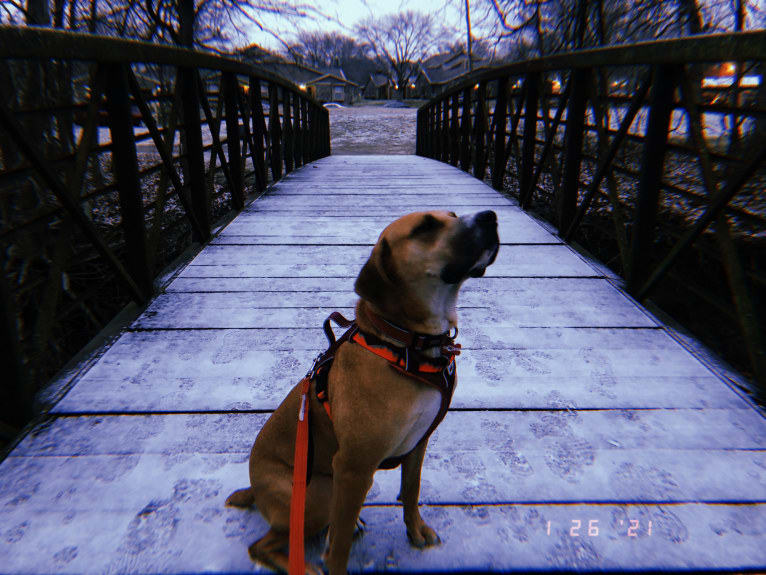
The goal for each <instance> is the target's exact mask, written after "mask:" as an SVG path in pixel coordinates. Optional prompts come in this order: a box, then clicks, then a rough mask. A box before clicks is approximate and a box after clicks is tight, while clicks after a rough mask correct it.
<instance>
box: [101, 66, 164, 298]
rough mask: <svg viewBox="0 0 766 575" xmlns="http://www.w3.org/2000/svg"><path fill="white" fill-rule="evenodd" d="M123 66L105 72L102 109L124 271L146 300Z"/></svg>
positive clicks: (148, 281)
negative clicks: (108, 138)
mask: <svg viewBox="0 0 766 575" xmlns="http://www.w3.org/2000/svg"><path fill="white" fill-rule="evenodd" d="M126 67H127V64H112V65H110V66H109V67H108V69H107V76H106V90H105V91H106V108H107V112H108V116H109V132H110V133H111V137H112V171H113V173H114V179H115V181H116V182H117V189H118V190H119V202H120V215H121V220H122V229H123V233H124V234H125V247H126V250H125V253H126V259H127V262H128V270H129V271H130V275H131V276H133V281H135V283H136V285H137V286H138V287H139V289H140V290H141V291H142V292H143V294H144V295H145V296H146V297H147V298H148V297H149V296H150V295H151V293H152V278H153V277H154V276H153V274H152V269H151V265H150V263H149V254H148V251H147V249H146V228H145V225H144V205H143V197H142V194H141V181H140V178H139V175H138V159H137V157H136V139H135V135H134V133H133V113H132V110H131V105H130V96H129V94H130V87H129V84H128V71H127V68H126Z"/></svg>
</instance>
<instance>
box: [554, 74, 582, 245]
mask: <svg viewBox="0 0 766 575" xmlns="http://www.w3.org/2000/svg"><path fill="white" fill-rule="evenodd" d="M588 76H589V70H587V69H577V70H573V71H572V79H571V80H570V81H571V82H572V87H571V89H570V94H571V95H570V97H569V106H568V107H567V128H566V132H565V134H564V177H563V180H562V183H561V186H560V187H559V188H558V189H557V190H556V195H555V198H554V205H555V209H556V219H557V224H558V229H559V235H560V236H563V235H564V234H565V233H566V231H567V230H568V229H569V225H570V224H571V223H572V220H573V219H574V215H575V212H576V211H577V195H578V191H579V188H580V161H581V160H582V142H583V128H584V126H585V99H586V96H587V89H588ZM551 137H552V138H555V134H552V135H551Z"/></svg>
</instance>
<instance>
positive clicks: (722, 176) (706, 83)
mask: <svg viewBox="0 0 766 575" xmlns="http://www.w3.org/2000/svg"><path fill="white" fill-rule="evenodd" d="M764 59H766V31H763V30H761V31H754V32H745V33H734V34H721V35H709V36H696V37H691V38H683V39H675V40H662V41H655V42H646V43H640V44H634V45H626V46H615V47H604V48H598V49H589V50H582V51H578V52H572V53H564V54H556V55H552V56H548V57H544V58H539V59H534V60H529V61H523V62H516V63H512V64H508V65H504V66H502V67H496V68H490V69H484V70H479V71H477V72H475V73H473V74H472V75H470V76H465V77H463V78H460V79H458V80H457V81H456V82H454V83H453V84H452V85H449V86H447V88H446V89H445V90H444V91H443V92H441V93H440V94H439V95H437V96H436V97H434V98H433V99H432V100H431V101H429V102H428V103H427V104H425V105H424V106H422V107H421V108H420V110H419V111H418V121H417V144H416V146H417V153H418V154H419V155H422V156H426V157H429V158H435V159H438V160H440V161H443V162H448V163H451V164H452V165H454V166H459V167H460V168H461V169H463V170H465V171H469V172H472V173H473V175H474V176H475V177H477V178H479V179H486V180H487V181H488V182H491V184H492V186H493V187H494V188H496V189H498V190H502V191H504V192H507V193H509V194H511V195H512V196H514V197H516V198H517V199H518V201H519V204H520V205H521V206H522V207H523V208H524V209H529V208H534V209H535V210H536V211H538V212H541V213H542V214H543V215H544V216H545V217H547V218H548V219H549V220H550V221H552V222H553V223H554V224H555V225H556V226H557V228H558V231H559V235H560V236H561V237H562V238H565V239H567V240H576V241H577V242H579V243H581V244H583V245H585V246H586V247H587V249H588V250H589V251H591V252H592V253H594V254H595V255H597V256H598V257H600V258H601V259H602V261H604V262H606V263H607V264H608V265H609V266H610V267H612V268H613V269H614V270H615V271H617V272H618V273H619V274H621V275H622V277H623V278H624V279H625V284H626V287H627V289H628V291H629V292H630V293H632V294H633V295H634V296H635V297H636V298H637V299H638V300H643V299H644V298H646V297H647V296H649V295H650V294H651V295H652V299H653V300H654V301H655V302H657V303H658V304H659V305H660V307H662V308H664V309H666V310H667V311H670V312H671V315H674V316H675V317H676V319H678V320H679V321H680V322H681V323H683V324H686V325H688V326H690V328H691V329H692V330H693V331H694V332H695V333H696V334H697V335H698V336H700V337H701V339H702V340H703V341H705V342H707V343H708V344H710V345H712V346H713V347H714V348H716V349H718V350H722V351H723V353H724V356H725V357H728V358H729V359H732V360H733V361H735V362H737V363H738V365H739V367H740V368H744V369H745V371H748V373H749V374H750V375H752V376H753V378H754V379H755V380H756V381H758V382H759V383H760V389H761V390H762V391H766V346H765V345H764V337H763V326H764V325H766V321H764V318H765V316H764V307H763V306H764V304H766V301H764V298H763V294H766V265H765V264H766V225H765V224H766V63H765V62H764ZM690 247H691V248H692V249H689V248H690ZM681 254H684V255H685V257H683V258H680V257H679V255H681ZM703 310H704V311H703ZM701 315H704V316H706V317H705V318H704V319H703V320H702V321H700V316H701ZM764 397H766V394H764Z"/></svg>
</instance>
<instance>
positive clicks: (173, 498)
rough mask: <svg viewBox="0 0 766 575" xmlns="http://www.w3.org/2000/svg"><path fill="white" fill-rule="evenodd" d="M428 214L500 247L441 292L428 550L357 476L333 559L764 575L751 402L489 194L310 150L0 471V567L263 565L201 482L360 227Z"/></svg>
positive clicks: (277, 395)
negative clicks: (453, 293) (363, 526)
mask: <svg viewBox="0 0 766 575" xmlns="http://www.w3.org/2000/svg"><path fill="white" fill-rule="evenodd" d="M430 208H447V209H452V210H454V211H456V212H458V213H465V212H472V211H477V210H480V209H487V208H491V209H494V210H495V211H496V212H497V213H498V216H499V221H500V238H501V241H502V244H503V245H502V247H501V249H500V253H499V256H498V259H497V262H496V263H495V265H493V266H492V267H490V268H489V270H488V273H487V276H486V277H485V278H481V279H476V280H469V282H467V284H466V286H465V287H464V290H463V292H462V298H461V302H460V303H461V306H460V341H461V342H462V344H463V346H464V349H465V351H464V353H463V355H462V356H461V357H460V358H459V362H458V363H459V366H458V367H459V374H460V377H459V386H458V391H457V393H456V396H455V399H454V403H453V406H452V410H451V412H450V413H449V414H448V416H447V417H446V419H445V421H444V422H443V424H442V425H441V427H439V429H438V430H437V432H436V434H435V437H434V438H433V440H432V442H431V447H430V449H429V451H428V454H427V456H426V461H425V466H424V471H423V487H422V496H421V500H422V502H423V504H424V505H423V515H424V516H425V517H426V519H427V521H429V522H430V523H431V524H432V525H433V526H434V527H435V528H436V530H437V531H438V532H439V533H440V535H441V538H442V540H443V542H444V543H443V544H442V545H441V546H440V547H438V548H434V549H429V550H425V551H419V550H416V549H413V548H411V547H409V545H408V544H407V540H406V536H405V532H404V525H403V523H402V521H401V510H400V509H399V508H398V507H397V502H396V495H397V490H398V473H399V472H398V470H396V471H386V472H379V473H378V474H377V476H376V481H375V485H374V487H373V488H372V490H371V492H370V494H369V496H368V499H367V504H366V507H365V508H364V510H363V511H362V517H363V518H364V519H365V520H366V522H367V533H366V534H365V535H364V537H362V538H361V539H360V540H358V542H357V543H356V544H355V546H354V549H353V552H352V559H351V562H350V569H351V570H352V571H383V570H390V571H396V570H401V571H413V570H445V569H462V570H526V569H549V568H565V569H569V568H571V569H582V570H586V569H608V570H610V569H615V570H621V569H684V570H686V569H702V568H705V569H721V568H723V569H746V568H760V569H764V568H766V545H764V541H766V505H765V504H764V502H766V451H765V449H766V422H764V419H763V418H762V417H761V416H760V415H759V414H758V412H757V411H756V410H755V409H753V408H752V407H751V406H750V405H749V404H748V403H747V402H746V401H745V400H743V399H742V398H741V397H740V396H739V395H738V394H737V393H736V392H735V391H733V390H732V388H730V387H729V386H728V385H726V384H725V383H724V381H723V380H722V379H721V378H719V377H718V376H717V375H716V374H714V373H713V372H711V371H710V370H709V369H708V368H707V367H705V365H703V364H702V363H701V362H700V361H699V360H698V359H696V358H695V357H694V356H693V355H692V354H691V353H690V352H688V351H687V350H686V349H685V348H684V347H682V346H681V345H680V344H679V343H678V342H677V341H676V340H675V339H673V338H672V337H671V336H670V335H669V333H668V331H667V330H666V329H665V328H664V327H663V326H662V325H661V324H660V323H659V322H658V321H657V320H655V319H654V318H653V317H652V316H651V315H650V314H649V313H648V312H646V311H645V310H644V309H642V308H641V307H640V306H638V305H636V304H635V303H634V302H633V301H632V300H631V299H630V298H628V297H626V296H625V295H624V294H623V293H622V292H621V291H620V290H619V289H618V288H617V287H616V285H615V282H613V281H612V280H610V279H609V278H608V277H606V276H605V275H604V273H603V271H602V268H600V267H598V266H595V265H592V264H591V263H590V262H588V261H587V260H586V259H584V258H583V257H582V256H580V255H578V254H577V253H576V252H575V251H573V250H572V249H570V248H569V247H567V246H566V245H563V244H562V243H561V242H560V241H559V240H558V239H557V238H556V237H555V236H554V235H552V234H550V233H549V232H548V231H546V230H545V229H544V228H543V227H542V226H540V225H539V224H538V223H536V222H535V221H534V220H533V219H531V218H530V217H528V216H527V215H526V214H524V213H523V212H522V211H521V210H520V209H519V208H518V207H517V206H516V205H515V203H514V202H512V201H510V200H508V199H506V198H503V197H502V196H500V195H499V194H497V193H496V192H494V191H493V190H492V189H490V188H489V187H488V186H486V185H484V184H483V183H481V182H479V181H477V180H475V179H473V178H471V177H470V176H468V175H466V174H464V173H462V172H460V171H458V170H456V169H454V168H451V167H449V166H446V165H444V164H440V163H437V162H434V161H430V160H425V159H422V158H417V157H414V156H354V157H351V156H334V157H329V158H325V159H323V160H321V161H318V162H316V163H315V164H313V165H309V166H306V167H304V168H302V169H301V170H298V171H296V172H294V173H293V174H291V175H290V176H289V177H287V178H285V179H284V180H283V181H282V182H280V183H279V184H278V185H277V186H275V187H274V188H273V189H272V190H271V191H270V193H269V194H267V195H266V196H264V197H263V198H261V199H259V200H258V201H256V202H254V203H252V204H251V205H250V206H249V207H248V208H247V209H246V210H245V211H244V213H242V214H241V215H240V216H239V217H237V218H236V219H235V220H234V221H233V222H232V223H231V224H229V225H228V226H227V227H226V228H225V229H224V230H223V231H222V232H221V233H220V234H219V235H218V236H217V237H216V239H215V240H214V241H213V242H212V244H211V245H209V246H208V247H206V248H205V249H204V250H203V251H202V252H201V253H200V254H199V255H198V256H197V257H196V258H195V259H194V260H193V261H192V262H191V263H190V264H189V265H188V266H186V267H185V268H184V269H183V270H182V271H181V272H180V273H179V274H178V276H177V277H176V278H175V279H174V281H173V282H172V283H170V284H169V285H168V287H167V289H166V290H165V292H164V293H162V294H161V295H159V296H158V297H157V298H156V300H155V301H154V302H153V303H152V304H151V305H150V306H149V307H148V309H147V310H146V311H145V312H144V313H143V314H142V315H141V316H140V317H139V318H138V319H137V320H136V321H135V322H134V323H133V324H132V325H131V326H130V327H128V328H127V329H125V330H124V331H123V332H122V333H121V335H120V337H119V338H118V339H117V340H116V341H115V342H114V343H113V344H112V345H111V346H110V347H109V348H108V349H107V350H106V351H105V353H103V354H102V355H100V356H99V357H98V359H97V360H95V361H94V362H92V364H91V365H90V366H89V369H87V370H83V372H82V373H81V374H80V375H79V376H78V379H77V381H76V383H75V385H74V386H73V388H72V389H71V391H69V393H68V394H67V395H66V396H65V397H64V398H63V399H62V400H61V401H60V402H59V403H58V404H57V405H56V407H55V408H54V409H53V411H52V417H51V419H50V421H49V422H47V423H46V424H44V425H41V426H39V427H38V428H37V429H35V430H34V431H33V432H32V433H30V434H29V435H28V436H27V437H26V438H25V439H24V440H23V441H22V442H21V444H20V445H19V446H18V447H17V448H16V449H15V450H14V451H13V452H12V453H11V455H10V456H9V457H8V458H7V459H6V460H5V461H4V462H3V463H2V465H0V564H2V568H0V571H2V572H4V573H22V572H23V573H118V572H120V573H123V572H125V573H157V572H168V573H201V572H210V573H218V572H221V573H223V572H226V573H233V572H250V571H259V570H260V571H263V568H261V567H257V566H254V565H252V564H251V563H250V560H249V559H248V557H247V554H246V545H248V544H249V543H251V542H252V541H253V540H255V539H256V538H257V537H258V536H260V534H261V533H263V532H264V530H265V523H264V521H263V519H262V518H261V517H260V516H259V514H258V513H257V512H243V511H241V510H236V509H226V508H224V506H223V502H224V499H225V498H226V496H227V495H228V494H229V493H230V492H231V491H232V490H233V489H235V488H239V487H242V486H244V485H246V483H247V463H246V462H247V457H248V451H249V449H250V446H251V443H252V441H253V438H254V437H255V435H256V433H257V431H258V429H259V428H260V426H261V425H262V424H263V422H264V421H265V419H266V418H267V416H268V412H269V411H270V410H272V409H274V408H275V407H276V406H277V404H278V403H279V402H280V400H281V399H282V397H283V396H284V395H285V392H286V391H287V389H288V388H290V387H291V386H292V385H293V384H294V383H295V382H296V381H297V380H298V379H299V378H300V376H301V375H302V374H303V373H304V372H305V370H306V369H307V368H308V366H309V365H310V362H311V359H312V358H313V357H314V355H315V354H316V352H317V351H318V350H321V349H324V347H325V339H324V336H323V334H322V332H321V329H320V325H321V322H322V320H323V319H324V318H325V316H326V315H327V314H328V313H329V312H330V311H331V310H335V309H339V310H341V311H342V312H344V313H345V314H352V313H353V311H352V306H353V304H354V301H355V296H354V294H353V291H352V286H353V280H354V277H355V276H356V274H357V273H358V271H359V269H360V267H361V265H362V263H363V262H364V261H365V259H366V257H367V255H368V254H369V251H370V248H371V246H372V244H373V242H374V241H375V240H376V238H377V236H378V234H379V232H380V230H381V229H382V228H383V227H384V226H385V225H386V224H387V223H388V222H390V221H391V220H392V219H394V217H395V216H397V215H399V214H402V213H406V212H408V211H414V210H419V209H430ZM276 328H279V329H276ZM578 526H579V527H578ZM319 546H320V544H319V542H315V543H314V544H313V545H312V547H311V549H310V551H311V553H310V556H311V557H313V558H314V559H315V560H316V558H317V554H318V549H319Z"/></svg>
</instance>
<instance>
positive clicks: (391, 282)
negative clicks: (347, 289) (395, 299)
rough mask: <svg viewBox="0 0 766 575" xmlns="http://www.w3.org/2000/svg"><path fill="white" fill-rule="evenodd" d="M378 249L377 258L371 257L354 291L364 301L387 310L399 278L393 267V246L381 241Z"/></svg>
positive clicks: (363, 268)
mask: <svg viewBox="0 0 766 575" xmlns="http://www.w3.org/2000/svg"><path fill="white" fill-rule="evenodd" d="M378 249H379V253H378V254H377V258H376V257H375V254H374V253H373V254H372V255H370V259H368V260H367V263H365V264H364V267H362V271H360V272H359V277H357V278H356V282H355V283H354V291H355V292H356V293H357V295H359V297H361V298H362V299H364V300H367V301H369V302H370V303H373V304H375V305H376V306H378V307H379V308H381V309H385V308H386V307H387V306H386V304H387V302H389V301H390V299H391V297H392V296H393V295H394V292H395V289H394V288H395V285H396V284H397V283H398V277H397V275H396V270H395V269H394V267H393V261H392V257H391V246H390V245H389V243H388V241H387V240H386V238H383V239H382V240H381V241H380V245H379V246H378Z"/></svg>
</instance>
